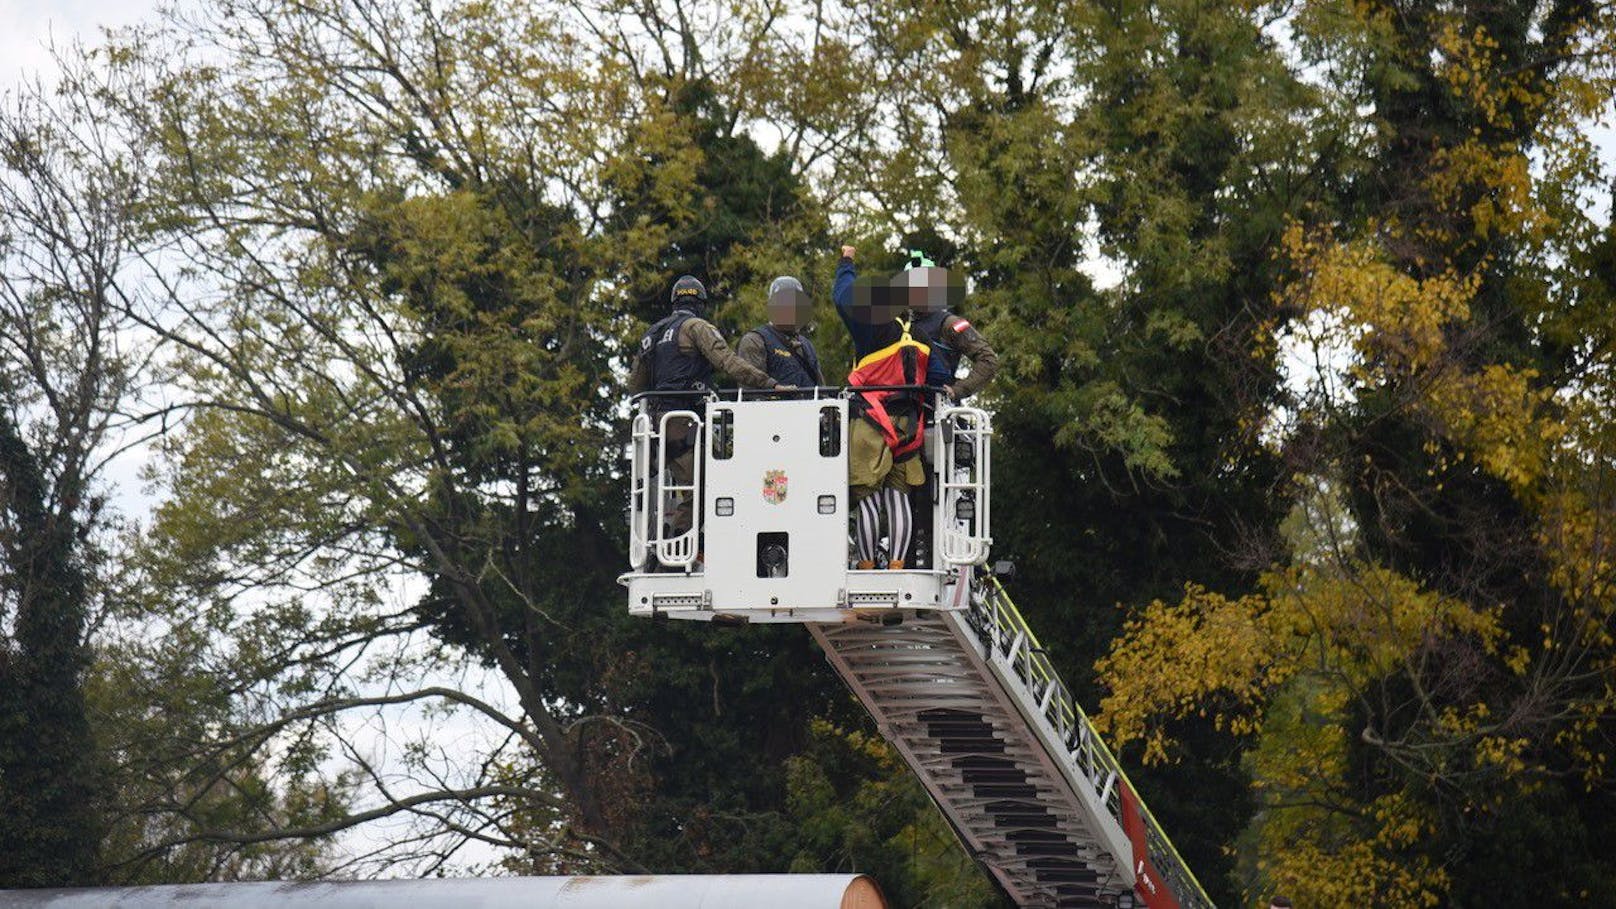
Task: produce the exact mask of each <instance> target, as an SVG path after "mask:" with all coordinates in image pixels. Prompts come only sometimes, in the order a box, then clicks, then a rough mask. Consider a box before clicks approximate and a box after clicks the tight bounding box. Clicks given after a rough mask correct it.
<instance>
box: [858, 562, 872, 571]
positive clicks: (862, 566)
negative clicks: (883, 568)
mask: <svg viewBox="0 0 1616 909" xmlns="http://www.w3.org/2000/svg"><path fill="white" fill-rule="evenodd" d="M857 567H858V570H859V571H872V570H874V568H875V563H874V562H870V561H866V560H864V559H859V562H858V566H857Z"/></svg>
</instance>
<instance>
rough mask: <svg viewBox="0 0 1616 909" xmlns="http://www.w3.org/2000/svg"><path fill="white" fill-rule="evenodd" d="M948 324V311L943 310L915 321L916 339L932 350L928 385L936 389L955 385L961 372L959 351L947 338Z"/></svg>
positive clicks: (928, 368) (927, 371) (927, 314)
mask: <svg viewBox="0 0 1616 909" xmlns="http://www.w3.org/2000/svg"><path fill="white" fill-rule="evenodd" d="M947 322H948V310H946V309H941V310H938V311H936V312H929V313H926V314H925V315H924V316H922V317H920V318H917V319H915V322H914V332H915V338H916V339H917V340H920V341H924V342H925V343H926V344H927V345H928V346H929V347H930V348H931V356H930V360H929V363H928V365H927V367H926V384H927V385H931V386H933V387H936V388H941V387H943V386H944V385H952V384H954V377H955V375H956V374H957V373H958V372H959V361H960V352H959V349H958V348H956V347H954V346H953V345H952V344H950V343H949V340H950V339H949V338H947V337H945V335H947V334H948V332H946V331H944V326H945V325H946V323H947Z"/></svg>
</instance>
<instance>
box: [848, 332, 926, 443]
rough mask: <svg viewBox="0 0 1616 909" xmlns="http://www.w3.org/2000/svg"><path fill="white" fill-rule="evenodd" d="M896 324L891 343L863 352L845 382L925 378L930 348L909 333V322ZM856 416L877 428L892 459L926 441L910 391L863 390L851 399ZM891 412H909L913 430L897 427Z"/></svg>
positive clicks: (900, 382)
mask: <svg viewBox="0 0 1616 909" xmlns="http://www.w3.org/2000/svg"><path fill="white" fill-rule="evenodd" d="M898 325H899V326H901V327H902V329H903V335H902V336H901V337H900V338H899V339H898V340H897V341H896V342H894V343H892V344H889V345H887V346H886V347H883V348H881V349H880V350H877V351H875V352H874V353H871V354H868V355H866V356H865V357H864V358H863V359H861V360H859V361H858V363H857V364H855V365H854V366H853V371H852V372H850V373H848V374H847V384H849V385H852V386H855V387H858V386H867V385H921V384H924V382H925V378H926V366H927V363H928V362H929V360H930V357H931V350H930V348H929V347H928V346H927V345H925V344H922V343H920V342H919V341H916V340H915V339H914V338H912V337H910V335H909V323H908V322H904V321H902V320H899V321H898ZM853 400H854V403H855V405H857V409H858V410H859V411H860V415H861V416H862V417H864V419H866V420H869V421H870V422H871V423H873V424H874V425H875V428H876V429H878V430H880V431H881V437H882V438H883V439H885V440H886V443H887V447H888V448H890V449H892V456H893V458H894V459H895V460H900V461H902V460H907V459H908V458H912V457H914V456H915V455H916V454H918V453H919V452H920V447H921V446H922V445H924V444H925V441H926V426H925V414H924V413H923V411H922V409H921V407H920V399H919V397H918V396H917V395H916V394H915V393H914V392H912V391H867V392H861V393H860V394H859V395H858V396H857V397H855V398H854V399H853ZM895 414H902V415H911V414H912V415H913V417H914V422H913V424H912V425H913V426H914V429H913V431H911V432H905V431H901V430H899V428H898V426H897V424H895V423H894V422H893V419H892V418H893V416H894V415H895Z"/></svg>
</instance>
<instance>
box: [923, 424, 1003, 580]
mask: <svg viewBox="0 0 1616 909" xmlns="http://www.w3.org/2000/svg"><path fill="white" fill-rule="evenodd" d="M937 425H938V426H939V427H940V428H941V432H940V433H939V435H938V442H939V445H940V447H941V449H942V452H941V454H942V456H941V457H940V458H939V459H938V461H939V465H938V466H939V471H938V474H939V485H940V490H939V491H940V493H941V500H942V508H943V521H942V525H943V529H942V534H941V540H940V542H941V546H940V547H939V554H940V555H941V556H942V559H943V561H944V562H945V563H947V564H950V565H980V564H982V563H983V562H985V561H987V558H988V551H989V550H990V549H991V548H992V546H993V537H992V536H991V535H990V534H989V532H988V528H990V527H992V526H993V525H992V522H991V520H990V518H991V515H990V513H989V506H990V505H991V490H992V485H991V484H992V464H991V458H992V456H993V449H992V446H991V445H990V444H989V443H990V441H991V440H992V437H993V421H992V419H991V418H990V417H989V416H988V413H987V411H984V410H980V409H978V408H975V407H945V408H943V409H942V410H940V411H939V412H938V414H937Z"/></svg>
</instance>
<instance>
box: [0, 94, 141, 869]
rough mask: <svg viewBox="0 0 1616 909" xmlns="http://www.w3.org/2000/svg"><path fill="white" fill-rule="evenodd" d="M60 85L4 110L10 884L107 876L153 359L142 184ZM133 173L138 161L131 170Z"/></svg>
mask: <svg viewBox="0 0 1616 909" xmlns="http://www.w3.org/2000/svg"><path fill="white" fill-rule="evenodd" d="M43 94H44V92H43V89H42V88H39V87H37V86H35V87H30V88H25V89H24V90H23V91H21V92H19V93H18V94H17V95H16V96H13V97H8V98H6V99H5V101H6V107H5V110H4V111H3V112H0V268H4V273H3V275H0V818H3V820H0V853H3V854H4V858H0V886H47V885H65V884H85V883H91V882H94V881H95V880H96V879H97V875H98V872H99V869H98V852H99V847H100V838H101V835H102V830H103V821H102V819H101V808H102V798H103V797H104V795H105V792H104V789H103V787H102V785H101V773H102V768H103V766H104V762H103V760H102V755H101V754H100V752H99V749H98V748H97V747H96V741H95V736H94V733H93V730H92V728H91V720H90V716H89V714H88V711H87V709H86V703H85V695H84V678H85V672H86V669H87V667H88V666H89V664H90V660H91V653H90V650H89V648H88V645H87V638H88V636H89V631H90V628H91V624H92V622H93V621H94V620H95V618H96V615H97V612H98V604H97V600H98V596H99V588H98V581H99V577H100V571H101V560H102V558H103V556H104V550H103V548H102V547H103V544H104V543H105V535H106V533H107V532H108V522H109V520H110V516H109V515H108V513H107V511H106V509H105V499H104V494H105V492H104V489H103V487H102V486H101V482H100V476H101V470H102V468H103V467H104V465H105V463H106V459H107V458H108V457H110V455H111V453H112V452H113V450H114V449H115V448H116V445H117V444H118V443H119V441H120V436H121V429H122V426H123V424H122V423H121V422H120V421H119V419H118V415H119V413H120V408H121V406H122V405H123V404H124V403H125V402H126V400H127V399H128V397H129V396H130V382H131V381H132V376H131V372H132V369H133V367H134V365H135V359H136V358H137V357H138V350H135V349H131V346H130V344H129V341H128V339H127V338H126V337H123V336H122V335H120V327H121V325H122V324H123V323H122V321H121V320H120V319H119V317H118V315H117V310H116V302H115V297H116V295H117V294H118V293H119V292H120V285H119V282H120V280H123V279H125V278H126V272H127V268H126V262H127V260H128V259H129V258H130V255H131V248H130V244H131V239H132V238H131V237H130V236H129V235H128V234H127V233H126V232H125V228H126V226H127V225H128V224H129V220H130V219H129V214H128V212H129V208H130V207H131V206H132V205H133V204H134V197H135V192H136V188H135V182H134V180H133V179H132V177H131V174H130V172H129V170H128V169H127V167H125V166H101V165H103V164H104V163H106V161H105V159H104V158H102V157H101V155H103V154H105V153H106V152H107V151H108V149H109V146H110V144H111V140H110V139H109V137H108V136H107V134H106V133H105V132H103V131H100V130H98V129H96V124H94V123H92V122H88V121H85V120H82V119H77V118H73V117H68V116H57V115H56V112H55V111H53V110H52V109H51V108H50V107H49V106H48V105H47V104H46V102H45V100H44V97H43ZM117 163H118V164H121V165H127V163H128V162H127V161H119V162H117Z"/></svg>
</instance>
